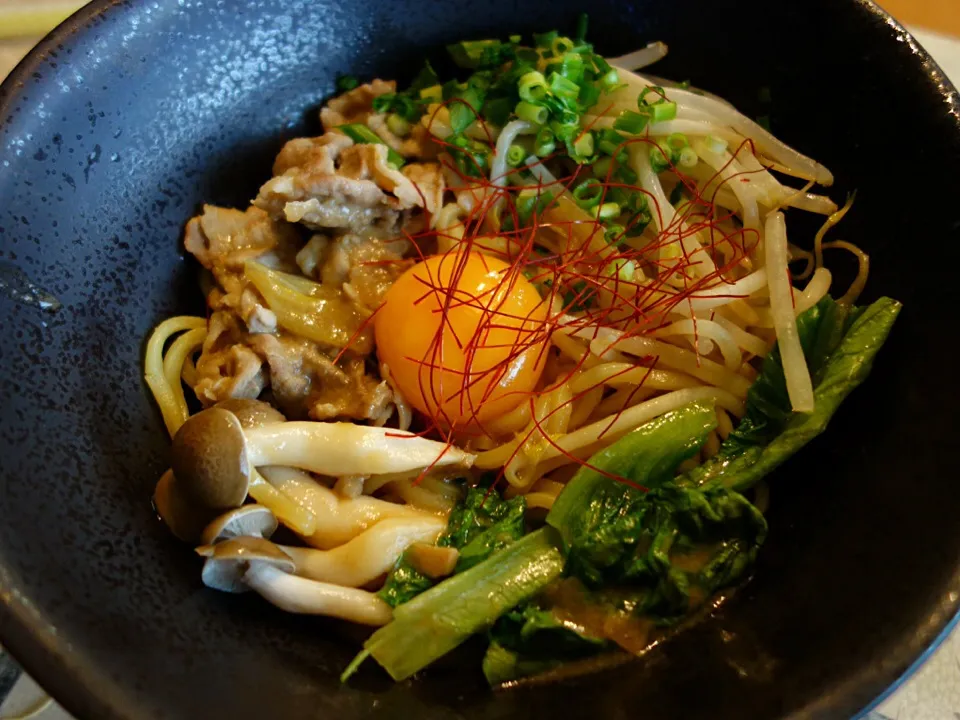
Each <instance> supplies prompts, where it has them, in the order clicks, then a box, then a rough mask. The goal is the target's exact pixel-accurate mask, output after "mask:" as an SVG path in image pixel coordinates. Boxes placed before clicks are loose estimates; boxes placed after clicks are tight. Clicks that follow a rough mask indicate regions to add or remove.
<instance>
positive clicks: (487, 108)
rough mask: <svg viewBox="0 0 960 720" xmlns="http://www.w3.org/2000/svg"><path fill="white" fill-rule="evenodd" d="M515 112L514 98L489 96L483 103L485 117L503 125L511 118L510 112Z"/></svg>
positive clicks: (495, 123) (489, 120)
mask: <svg viewBox="0 0 960 720" xmlns="http://www.w3.org/2000/svg"><path fill="white" fill-rule="evenodd" d="M512 112H513V100H511V99H510V98H509V97H495V98H488V99H487V102H485V103H484V105H483V111H482V113H481V114H482V115H483V119H484V120H486V121H488V122H491V123H493V124H494V125H498V126H500V127H503V126H504V125H506V124H507V121H508V120H509V119H510V113H512Z"/></svg>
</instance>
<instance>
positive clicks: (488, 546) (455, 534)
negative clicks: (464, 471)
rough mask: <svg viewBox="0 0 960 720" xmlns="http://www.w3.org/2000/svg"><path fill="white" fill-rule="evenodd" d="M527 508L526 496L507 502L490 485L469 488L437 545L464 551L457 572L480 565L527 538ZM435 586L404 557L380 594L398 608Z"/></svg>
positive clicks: (458, 561)
mask: <svg viewBox="0 0 960 720" xmlns="http://www.w3.org/2000/svg"><path fill="white" fill-rule="evenodd" d="M526 507H527V504H526V500H524V499H523V497H515V498H512V499H510V500H503V499H502V498H501V497H500V494H499V493H498V492H497V491H496V490H494V489H492V488H491V487H490V483H489V482H487V483H482V484H480V485H478V486H476V487H472V488H469V489H468V490H467V493H466V496H465V497H464V499H463V500H462V501H461V502H460V503H459V504H458V505H457V507H456V508H454V510H453V511H452V512H451V513H450V518H449V520H448V521H447V530H446V532H445V533H444V534H443V535H442V536H441V537H440V539H439V540H437V545H440V546H442V547H453V548H457V549H458V550H459V551H460V557H459V559H458V560H457V566H456V569H455V570H454V573H459V572H463V571H464V570H467V569H469V568H471V567H473V566H474V565H477V564H478V563H480V562H482V561H484V560H486V559H487V558H488V557H490V555H492V554H493V553H495V552H497V551H498V550H502V549H503V548H505V547H506V546H507V545H509V544H511V543H513V542H515V541H517V540H519V539H520V538H521V537H522V536H523V531H524V524H523V517H524V512H525V510H526ZM435 584H436V583H435V581H434V580H432V579H431V578H428V577H427V576H426V575H424V574H423V573H421V572H419V571H418V570H416V569H415V568H414V567H413V566H412V565H411V564H410V563H409V562H408V560H407V558H406V556H403V557H401V558H400V561H399V562H398V563H397V566H396V567H395V568H394V569H393V571H392V572H391V573H390V574H389V575H388V576H387V581H386V582H385V583H384V585H383V588H382V589H381V590H380V592H379V595H380V597H381V598H382V599H383V600H384V601H385V602H387V603H388V604H389V605H391V606H392V607H397V606H398V605H402V604H403V603H406V602H409V601H410V600H412V599H413V598H415V597H416V596H417V595H419V594H420V593H422V592H424V591H425V590H428V589H429V588H431V587H433V586H434V585H435Z"/></svg>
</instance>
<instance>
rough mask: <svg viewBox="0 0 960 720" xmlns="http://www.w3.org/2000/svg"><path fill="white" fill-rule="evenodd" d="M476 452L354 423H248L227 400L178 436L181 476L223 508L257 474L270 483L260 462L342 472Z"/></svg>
mask: <svg viewBox="0 0 960 720" xmlns="http://www.w3.org/2000/svg"><path fill="white" fill-rule="evenodd" d="M473 459H474V456H473V455H470V454H468V453H465V452H464V451H462V450H460V449H458V448H456V447H453V446H452V445H448V444H445V443H440V442H435V441H433V440H427V439H425V438H422V437H418V436H416V435H414V434H412V433H405V432H401V431H399V430H392V429H389V428H378V427H366V426H362V425H354V424H353V423H342V422H329V423H328V422H284V423H275V424H268V425H262V426H260V427H253V428H247V429H245V428H243V426H242V425H241V424H240V421H239V419H238V418H237V416H236V415H234V414H233V413H232V412H230V411H229V410H226V409H224V408H220V407H213V408H210V409H209V410H204V411H202V412H199V413H197V414H196V415H194V416H192V417H191V418H189V419H188V420H187V421H186V422H185V423H184V424H183V425H182V426H181V427H180V429H179V430H178V431H177V434H176V435H175V436H174V438H173V472H174V475H176V476H177V478H178V480H179V481H180V482H181V483H182V484H183V489H184V491H185V492H186V493H188V494H189V495H190V496H191V497H193V498H194V499H195V500H196V501H197V502H199V503H200V504H201V505H203V506H204V507H209V508H212V509H218V510H226V509H229V508H233V507H237V506H239V505H240V504H241V503H242V502H243V500H244V499H245V498H246V496H247V492H248V490H249V489H250V487H251V483H252V482H254V481H255V480H256V479H259V482H263V483H264V484H265V485H267V486H268V487H269V484H268V483H266V481H265V480H263V479H262V478H260V476H259V473H257V472H256V470H255V468H256V467H258V466H263V465H285V466H292V467H297V468H301V469H303V470H309V471H311V472H315V473H319V474H321V475H328V476H332V477H342V476H344V475H374V474H381V473H393V472H408V471H410V470H416V469H418V468H426V467H437V466H449V465H460V466H463V467H469V466H470V465H471V464H473ZM255 499H257V500H258V501H259V502H261V503H263V504H265V505H267V503H265V502H263V500H261V499H259V498H256V497H255ZM291 504H292V502H291ZM268 507H269V505H268ZM301 509H302V508H301ZM278 517H281V516H280V515H278ZM295 529H296V528H295ZM297 532H299V533H300V534H303V535H309V534H310V532H307V531H302V530H297Z"/></svg>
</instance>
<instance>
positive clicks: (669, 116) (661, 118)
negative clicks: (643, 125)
mask: <svg viewBox="0 0 960 720" xmlns="http://www.w3.org/2000/svg"><path fill="white" fill-rule="evenodd" d="M647 110H648V111H649V112H650V119H651V120H652V121H653V122H655V123H658V122H666V121H667V120H673V119H674V118H675V117H676V116H677V104H676V103H675V102H659V103H656V104H655V105H651V106H650V107H648V108H647Z"/></svg>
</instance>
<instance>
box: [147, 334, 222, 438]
mask: <svg viewBox="0 0 960 720" xmlns="http://www.w3.org/2000/svg"><path fill="white" fill-rule="evenodd" d="M206 326H207V321H206V320H205V319H204V318H197V317H186V316H179V317H172V318H169V319H167V320H164V321H163V322H162V323H160V324H159V325H158V326H157V327H156V329H155V330H154V331H153V334H152V335H150V339H149V340H148V341H147V350H146V353H145V357H144V361H143V366H144V379H145V380H146V382H147V385H148V386H149V387H150V391H151V392H152V393H153V398H154V400H156V403H157V405H158V406H159V408H160V413H161V414H162V415H163V422H164V424H165V425H166V426H167V432H169V433H170V436H171V437H172V436H173V435H174V434H176V432H177V430H178V429H179V428H180V426H181V425H182V424H183V423H184V421H185V420H186V419H187V416H188V412H187V404H186V402H185V401H184V400H183V390H182V389H181V390H180V394H179V396H178V395H177V394H176V393H175V391H174V390H173V388H171V387H170V382H169V381H168V380H167V374H166V372H165V368H164V361H163V346H164V345H166V343H167V341H168V340H169V339H170V338H171V337H172V336H173V335H175V334H176V333H178V332H182V331H184V330H198V329H203V330H204V332H205V328H206ZM186 355H187V351H186V350H184V351H183V356H184V358H185V357H186ZM180 364H181V365H182V364H183V360H182V359H181V360H180ZM177 375H178V376H179V373H177Z"/></svg>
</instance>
